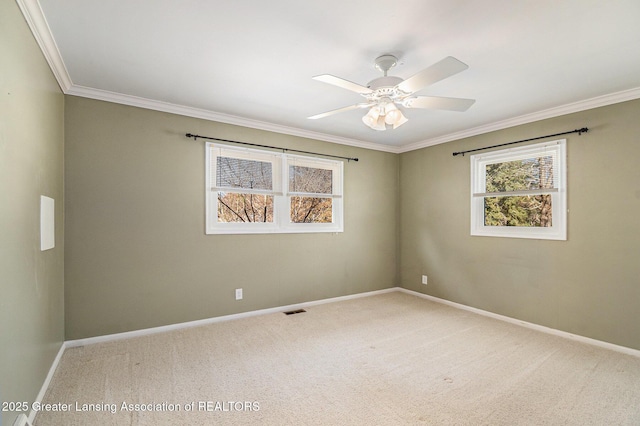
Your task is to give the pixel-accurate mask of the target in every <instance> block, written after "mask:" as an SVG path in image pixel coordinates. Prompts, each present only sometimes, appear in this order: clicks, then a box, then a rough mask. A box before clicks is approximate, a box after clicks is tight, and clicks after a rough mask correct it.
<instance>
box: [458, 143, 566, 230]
mask: <svg viewBox="0 0 640 426" xmlns="http://www.w3.org/2000/svg"><path fill="white" fill-rule="evenodd" d="M566 182H567V178H566V141H565V140H564V139H563V140H558V141H553V142H545V143H541V144H535V145H529V146H525V147H520V148H511V149H504V150H500V151H494V152H490V153H487V154H477V155H472V156H471V235H484V236H492V237H514V238H537V239H549V240H566V239H567V225H566V222H567V187H566Z"/></svg>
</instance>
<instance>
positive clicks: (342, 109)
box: [307, 102, 375, 120]
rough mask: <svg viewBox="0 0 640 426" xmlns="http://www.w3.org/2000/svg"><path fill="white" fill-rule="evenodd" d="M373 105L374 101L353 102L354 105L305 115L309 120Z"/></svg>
mask: <svg viewBox="0 0 640 426" xmlns="http://www.w3.org/2000/svg"><path fill="white" fill-rule="evenodd" d="M373 105H375V103H373V102H372V103H360V104H355V105H349V106H347V107H344V108H338V109H334V110H332V111H327V112H323V113H321V114H316V115H312V116H311V117H307V118H308V119H310V120H317V119H318V118H324V117H328V116H330V115H333V114H339V113H341V112H346V111H351V110H352V109H359V108H367V107H370V106H373Z"/></svg>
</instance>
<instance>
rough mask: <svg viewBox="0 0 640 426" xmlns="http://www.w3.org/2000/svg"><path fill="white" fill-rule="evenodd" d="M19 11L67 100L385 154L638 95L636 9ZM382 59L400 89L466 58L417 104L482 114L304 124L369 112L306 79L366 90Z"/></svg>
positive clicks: (341, 1)
mask: <svg viewBox="0 0 640 426" xmlns="http://www.w3.org/2000/svg"><path fill="white" fill-rule="evenodd" d="M17 1H18V3H19V4H20V6H21V8H22V10H23V13H24V14H25V17H26V18H27V21H28V22H29V24H30V26H31V28H32V31H33V32H34V34H35V35H36V38H37V39H38V41H39V43H40V45H41V47H42V49H43V51H44V52H45V55H46V57H47V59H48V61H49V63H50V64H51V66H52V69H53V70H54V73H55V74H56V76H57V78H58V81H59V82H60V84H61V86H62V88H63V91H65V93H69V94H76V95H81V96H87V97H92V98H96V99H106V100H111V101H115V102H121V103H126V104H131V105H138V106H145V107H148V108H153V109H158V110H164V111H170V112H177V113H180V114H186V115H192V116H196V117H202V118H208V119H213V120H216V121H222V122H227V123H233V124H239V125H244V126H249V127H255V128H263V129H267V130H274V131H277V132H281V133H288V134H294V135H301V136H308V137H312V138H316V139H322V140H327V141H332V142H338V143H345V144H348V145H356V146H364V147H369V148H374V149H380V150H384V151H390V152H403V151H407V150H410V149H415V148H419V147H422V146H428V145H433V144H435V143H441V142H446V141H449V140H453V139H457V138H460V137H464V136H470V135H474V134H479V133H483V132H486V131H491V130H496V129H499V128H505V127H509V126H511V125H516V124H520V123H524V122H530V121H534V120H536V119H541V118H547V117H551V116H555V115H561V114H564V113H568V112H574V111H579V110H583V109H587V108H592V107H594V106H599V105H606V104H610V103H615V102H619V101H624V100H629V99H635V98H640V54H639V52H638V49H639V46H640V24H639V22H640V1H638V0H610V1H602V0H562V1H558V0H521V1H507V0H482V1H479V0H398V1H388V0H387V1H382V0H322V1H300V0H272V1H263V0H236V1H220V0H218V1H215V0H214V1H211V0H209V1H206V0H126V1H125V0H120V1H117V0H111V1H104V0H40V1H39V4H40V6H41V9H40V8H39V7H38V1H37V0H17ZM42 13H44V19H43V16H42ZM47 24H48V27H47ZM385 53H391V54H394V55H396V56H397V57H398V58H399V64H398V66H396V67H395V68H393V69H392V70H391V71H390V72H389V75H396V76H399V77H402V78H407V77H409V76H411V75H413V74H414V73H416V72H418V71H420V70H422V69H424V68H426V67H427V66H429V65H432V64H434V63H436V62H438V61H439V60H441V59H443V58H444V57H446V56H454V57H456V58H458V59H459V60H461V61H462V62H465V63H466V64H468V65H469V69H468V70H466V71H463V72H461V73H459V74H456V75H455V76H453V77H450V78H448V79H446V80H443V81H441V82H438V83H436V84H434V85H432V86H430V87H428V88H426V89H424V90H422V91H420V92H419V94H420V95H434V96H449V97H462V98H473V99H476V103H475V104H474V105H473V106H472V107H471V108H470V109H469V110H468V111H467V112H463V113H460V112H448V111H435V110H422V109H411V110H407V111H406V112H405V115H406V116H407V118H408V119H409V122H408V123H406V124H405V125H403V126H402V127H400V128H398V129H396V130H387V131H384V132H378V131H375V130H372V129H370V128H368V127H366V126H365V125H364V124H363V123H362V121H361V117H362V116H363V115H364V113H365V112H366V111H363V110H353V111H349V112H345V113H342V114H339V115H334V116H331V117H327V118H324V119H320V120H308V119H307V118H306V117H308V116H310V115H314V114H317V113H321V112H324V111H327V110H332V109H336V108H340V107H343V106H347V105H352V104H355V103H358V102H361V101H362V98H361V97H359V96H358V95H357V94H356V93H353V92H349V91H347V90H344V89H340V88H338V87H335V86H331V85H328V84H325V83H322V82H318V81H315V80H312V79H311V77H313V76H315V75H318V74H325V73H327V74H333V75H335V76H338V77H342V78H345V79H347V80H350V81H353V82H356V83H359V84H362V85H366V83H367V82H369V81H370V80H372V79H374V78H376V77H379V76H381V74H380V72H379V71H377V70H376V69H374V67H373V61H374V59H375V58H376V57H377V56H379V55H381V54H385ZM183 130H185V131H189V130H190V129H183ZM568 130H569V129H568ZM208 136H213V137H215V136H216V135H208Z"/></svg>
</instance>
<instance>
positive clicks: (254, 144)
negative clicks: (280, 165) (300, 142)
mask: <svg viewBox="0 0 640 426" xmlns="http://www.w3.org/2000/svg"><path fill="white" fill-rule="evenodd" d="M185 136H186V137H188V138H193V140H197V139H198V138H200V139H208V140H212V141H220V142H230V143H238V144H241V145H249V146H257V147H260V148H270V149H277V150H282V152H287V151H291V152H299V153H301V154H312V155H320V156H323V157H331V158H339V159H341V160H347V161H358V159H357V158H354V157H341V156H340V155H331V154H321V153H319V152H311V151H300V150H299V149H291V148H281V147H279V146H270V145H259V144H257V143H249V142H239V141H232V140H229V139H218V138H211V137H209V136H200V135H193V134H191V133H187V134H186V135H185Z"/></svg>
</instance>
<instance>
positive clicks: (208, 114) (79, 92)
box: [65, 84, 398, 153]
mask: <svg viewBox="0 0 640 426" xmlns="http://www.w3.org/2000/svg"><path fill="white" fill-rule="evenodd" d="M65 94H67V95H74V96H81V97H84V98H90V99H96V100H100V101H107V102H113V103H117V104H123V105H128V106H134V107H139V108H145V109H150V110H154V111H161V112H168V113H171V114H177V115H184V116H187V117H193V118H200V119H203V120H209V121H216V122H219V123H225V124H233V125H235V126H242V127H249V128H252V129H258V130H266V131H269V132H274V133H281V134H285V135H291V136H299V137H303V138H308V139H315V140H321V141H325V142H331V143H336V144H340V145H348V146H354V147H357V148H365V149H371V150H376V151H385V152H391V153H398V150H397V148H396V147H390V146H385V145H380V144H376V143H372V142H365V141H360V140H357V139H349V138H343V137H340V136H334V135H329V134H326V133H319V132H312V131H309V130H303V129H298V128H295V127H289V126H283V125H280V124H273V123H268V122H265V121H260V120H254V119H250V118H244V117H238V116H236V115H230V114H224V113H220V112H215V111H209V110H205V109H201V108H193V107H189V106H184V105H177V104H172V103H169V102H162V101H156V100H152V99H147V98H142V97H138V96H131V95H124V94H122V93H116V92H110V91H107V90H101V89H93V88H90V87H84V86H78V85H75V84H73V85H71V87H70V88H69V90H67V91H66V92H65Z"/></svg>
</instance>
